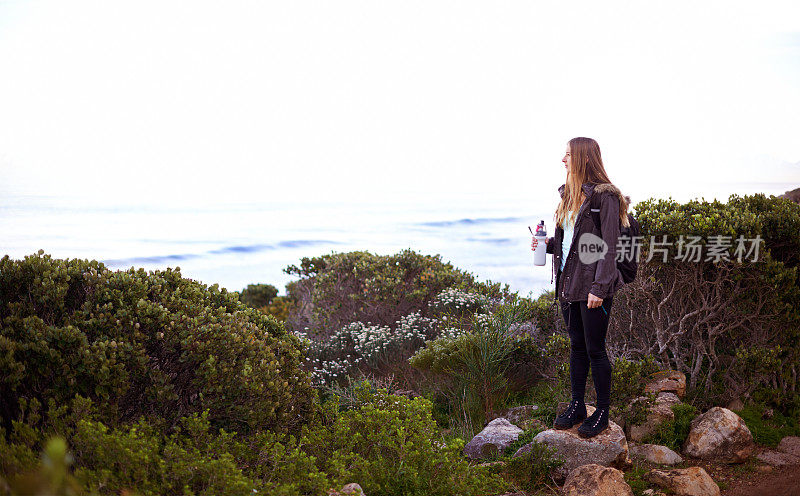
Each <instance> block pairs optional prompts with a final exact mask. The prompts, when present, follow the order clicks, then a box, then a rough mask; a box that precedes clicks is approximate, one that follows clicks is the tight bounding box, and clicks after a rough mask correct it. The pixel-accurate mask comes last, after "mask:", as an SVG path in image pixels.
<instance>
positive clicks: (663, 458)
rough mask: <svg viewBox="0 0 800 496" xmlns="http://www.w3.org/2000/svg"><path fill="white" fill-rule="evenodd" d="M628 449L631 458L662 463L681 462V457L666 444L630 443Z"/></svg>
mask: <svg viewBox="0 0 800 496" xmlns="http://www.w3.org/2000/svg"><path fill="white" fill-rule="evenodd" d="M629 450H630V454H631V457H632V458H641V459H643V460H647V461H648V462H650V463H660V464H662V465H675V464H677V463H681V462H682V461H683V458H681V455H679V454H677V453H675V452H674V451H672V450H671V449H669V448H667V447H666V446H660V445H658V444H630V445H629Z"/></svg>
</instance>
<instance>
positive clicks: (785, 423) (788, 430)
mask: <svg viewBox="0 0 800 496" xmlns="http://www.w3.org/2000/svg"><path fill="white" fill-rule="evenodd" d="M770 410H771V412H770V415H768V416H766V418H765V415H764V412H765V411H770ZM736 414H737V415H739V416H740V417H742V420H744V423H745V424H746V425H747V428H748V429H750V433H751V434H753V439H754V440H755V441H756V442H757V443H758V444H762V445H764V446H771V447H775V446H777V445H778V443H779V442H780V441H781V439H783V438H784V437H785V436H800V426H799V425H798V420H797V417H793V418H792V417H786V416H784V415H783V414H781V412H780V411H775V410H774V409H770V408H769V407H767V406H766V405H764V404H758V403H754V404H748V405H745V407H744V408H743V409H741V410H737V411H736Z"/></svg>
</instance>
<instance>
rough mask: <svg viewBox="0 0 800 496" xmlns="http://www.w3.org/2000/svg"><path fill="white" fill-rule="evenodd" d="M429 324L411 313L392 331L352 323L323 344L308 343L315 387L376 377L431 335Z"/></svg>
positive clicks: (405, 358)
mask: <svg viewBox="0 0 800 496" xmlns="http://www.w3.org/2000/svg"><path fill="white" fill-rule="evenodd" d="M433 324H434V323H433V320H432V319H428V318H425V317H421V316H420V315H419V313H412V314H410V315H406V316H404V317H401V318H400V320H399V321H398V322H397V323H396V324H395V325H394V326H392V327H389V326H377V325H367V324H364V323H363V322H353V323H351V324H348V325H346V326H344V327H343V328H342V329H340V330H339V331H337V332H335V333H333V334H332V335H331V337H330V338H329V339H327V340H324V341H311V342H310V343H309V349H308V357H309V358H310V359H311V362H312V366H313V372H312V375H313V377H314V379H315V383H316V384H319V385H321V384H333V383H336V382H340V381H343V380H345V378H346V377H348V376H352V375H355V374H356V372H357V371H360V372H361V373H364V374H368V373H379V372H383V371H386V370H387V369H391V368H392V367H393V366H395V365H396V364H400V363H404V362H406V360H408V357H410V356H411V355H412V354H413V353H414V351H416V350H417V349H419V348H420V347H422V345H423V344H424V343H425V340H426V339H428V338H430V337H431V335H432V334H433V332H434V328H433Z"/></svg>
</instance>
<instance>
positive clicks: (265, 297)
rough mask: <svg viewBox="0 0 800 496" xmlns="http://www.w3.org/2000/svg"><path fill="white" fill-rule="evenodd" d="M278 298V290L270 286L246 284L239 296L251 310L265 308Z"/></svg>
mask: <svg viewBox="0 0 800 496" xmlns="http://www.w3.org/2000/svg"><path fill="white" fill-rule="evenodd" d="M276 296H278V288H276V287H275V286H273V285H272V284H248V285H247V287H246V288H244V289H243V290H242V293H241V294H240V295H239V299H240V300H241V301H242V303H244V304H245V305H247V306H249V307H252V308H261V307H265V306H267V305H269V304H270V302H272V300H273V299H274V298H275V297H276Z"/></svg>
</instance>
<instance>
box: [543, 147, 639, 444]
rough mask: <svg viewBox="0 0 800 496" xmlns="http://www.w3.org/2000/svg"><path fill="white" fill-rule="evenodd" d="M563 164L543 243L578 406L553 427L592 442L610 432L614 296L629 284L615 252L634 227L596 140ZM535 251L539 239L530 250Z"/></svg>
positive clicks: (572, 153)
mask: <svg viewBox="0 0 800 496" xmlns="http://www.w3.org/2000/svg"><path fill="white" fill-rule="evenodd" d="M561 161H562V162H564V166H565V167H566V172H567V179H566V182H565V183H564V184H563V185H561V187H559V188H558V192H559V193H560V194H561V202H560V203H559V204H558V208H557V209H556V214H555V222H556V230H555V235H554V236H553V237H552V238H547V239H546V240H545V243H546V244H547V253H552V254H553V274H554V276H555V281H556V296H557V298H558V300H559V304H560V306H561V312H562V313H563V315H564V321H565V322H566V324H567V330H568V332H569V337H570V345H571V346H570V347H571V349H570V360H569V375H570V383H571V384H570V385H571V390H572V401H571V402H570V404H569V407H567V409H566V411H564V413H562V414H561V415H559V416H558V417H557V418H556V420H555V423H554V427H555V428H556V429H569V428H571V427H573V426H574V425H576V424H578V423H580V422H583V423H582V424H581V426H580V427H579V428H578V434H579V435H580V436H581V437H593V436H596V435H597V434H599V433H600V432H602V431H603V430H605V429H606V427H608V414H609V406H610V403H611V400H610V396H611V362H610V361H609V359H608V355H607V354H606V331H607V329H608V320H609V316H610V314H611V304H612V302H613V298H614V293H615V291H616V290H617V289H619V287H620V286H622V285H623V284H624V282H623V280H622V276H621V274H620V272H619V270H617V262H616V253H617V239H618V238H619V233H620V225H622V226H624V227H628V225H629V221H628V216H627V212H628V204H629V202H630V199H629V198H628V197H625V196H623V195H622V193H620V191H619V189H617V187H616V186H614V185H613V184H611V180H609V178H608V175H607V174H606V171H605V169H604V168H603V160H602V158H601V157H600V147H599V146H598V144H597V142H596V141H595V140H593V139H591V138H573V139H571V140H570V141H569V143H568V144H567V150H566V153H565V155H564V158H563V159H561ZM593 196H595V197H596V198H594V199H593ZM536 245H537V241H536V238H534V239H533V242H532V243H531V247H532V248H533V249H536ZM590 365H591V370H592V380H593V381H594V387H595V391H596V393H597V408H596V410H595V411H594V413H593V414H592V415H591V416H590V417H589V418H587V417H586V404H585V403H584V393H585V391H586V378H587V376H588V375H589V367H590Z"/></svg>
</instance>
